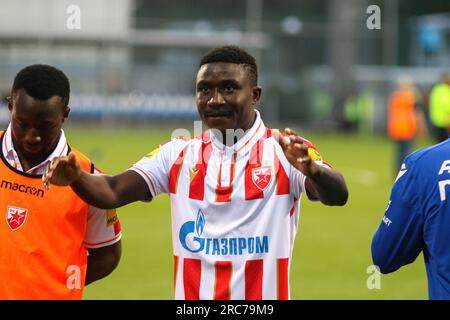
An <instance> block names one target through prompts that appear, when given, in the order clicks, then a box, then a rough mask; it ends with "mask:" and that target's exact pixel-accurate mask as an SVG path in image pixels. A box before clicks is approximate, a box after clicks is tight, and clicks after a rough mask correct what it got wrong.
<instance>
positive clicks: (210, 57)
mask: <svg viewBox="0 0 450 320" xmlns="http://www.w3.org/2000/svg"><path fill="white" fill-rule="evenodd" d="M214 62H227V63H236V64H243V65H244V67H245V69H246V70H247V73H248V75H249V77H250V78H251V79H252V81H253V82H254V84H255V85H256V84H257V83H258V66H257V65H256V60H255V58H254V57H253V56H252V55H251V54H249V53H248V52H247V51H245V50H243V49H241V48H239V47H237V46H223V47H220V48H216V49H212V50H211V51H209V52H207V53H206V54H205V55H204V56H203V58H202V59H201V60H200V64H199V66H198V67H199V69H200V67H201V66H202V65H204V64H207V63H214Z"/></svg>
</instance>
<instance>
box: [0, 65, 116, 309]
mask: <svg viewBox="0 0 450 320" xmlns="http://www.w3.org/2000/svg"><path fill="white" fill-rule="evenodd" d="M69 95H70V84H69V80H68V79H67V77H66V75H65V74H64V73H63V72H62V71H60V70H58V69H56V68H54V67H52V66H48V65H32V66H28V67H26V68H24V69H22V70H21V71H20V72H19V73H18V74H17V75H16V77H15V79H14V83H13V86H12V90H11V96H10V97H9V98H8V109H9V111H10V114H11V122H10V124H9V125H8V127H7V128H6V130H5V131H3V132H0V149H1V150H0V158H1V160H0V194H1V196H0V214H1V215H2V217H0V259H1V262H0V279H1V281H0V299H26V300H28V299H52V300H54V299H81V298H82V294H83V288H84V286H85V285H87V284H89V283H91V282H93V281H96V280H99V279H101V278H103V277H105V276H107V275H108V274H110V273H111V272H112V271H113V270H114V269H115V268H116V266H117V264H118V263H119V260H120V256H121V241H120V239H121V228H120V222H119V220H118V218H117V215H116V212H115V210H109V211H106V210H100V209H98V208H95V207H93V206H90V205H88V204H87V203H86V202H85V201H83V200H82V199H80V198H79V197H78V196H77V195H76V194H75V193H74V192H73V191H72V189H71V188H69V187H55V188H52V189H51V190H45V189H44V188H43V187H42V182H41V178H42V175H43V173H44V170H45V167H46V166H47V164H48V163H49V162H50V161H51V160H52V159H53V158H55V157H58V156H61V155H66V154H69V153H70V152H71V151H72V152H73V153H75V154H76V157H77V159H78V160H79V161H80V164H81V168H82V170H84V171H86V172H89V173H93V172H98V169H96V168H95V167H94V165H93V164H92V162H91V161H90V160H89V159H88V158H87V157H86V156H84V155H83V154H82V153H81V152H79V151H78V150H76V149H75V148H72V147H71V146H70V145H69V144H68V142H67V140H66V138H65V135H64V131H63V130H62V125H63V123H64V121H65V120H66V119H67V117H68V116H69V112H70V109H69V107H68V103H69Z"/></svg>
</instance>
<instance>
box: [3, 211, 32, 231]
mask: <svg viewBox="0 0 450 320" xmlns="http://www.w3.org/2000/svg"><path fill="white" fill-rule="evenodd" d="M27 213H28V210H27V209H23V208H19V207H15V206H8V208H7V211H6V222H7V223H8V226H9V227H10V228H11V230H13V231H15V230H17V229H19V228H20V227H21V226H22V225H23V224H24V222H25V220H26V219H27Z"/></svg>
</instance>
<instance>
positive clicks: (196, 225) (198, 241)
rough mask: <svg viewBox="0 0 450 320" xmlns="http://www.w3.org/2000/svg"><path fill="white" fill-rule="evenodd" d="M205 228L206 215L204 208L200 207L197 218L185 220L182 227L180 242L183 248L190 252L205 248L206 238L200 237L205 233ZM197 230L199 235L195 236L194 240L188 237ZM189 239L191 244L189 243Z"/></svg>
mask: <svg viewBox="0 0 450 320" xmlns="http://www.w3.org/2000/svg"><path fill="white" fill-rule="evenodd" d="M204 228H205V216H204V215H203V212H202V210H200V209H198V213H197V220H196V222H194V221H188V222H185V223H184V224H183V225H182V226H181V229H180V242H181V245H182V246H183V248H185V249H186V250H187V251H190V252H199V251H202V250H203V247H204V246H205V239H204V238H200V236H201V235H202V233H203V229H204ZM194 232H196V234H197V236H194V238H193V239H192V241H189V240H188V238H190V237H189V234H190V233H194ZM187 241H189V242H190V243H189V245H188V243H187Z"/></svg>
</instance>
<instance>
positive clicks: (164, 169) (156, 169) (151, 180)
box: [129, 139, 188, 198]
mask: <svg viewBox="0 0 450 320" xmlns="http://www.w3.org/2000/svg"><path fill="white" fill-rule="evenodd" d="M187 143H188V142H187V141H186V140H182V139H173V140H171V141H169V142H168V143H166V144H163V145H160V146H158V147H157V148H156V149H154V150H153V151H151V152H149V153H148V154H147V155H145V156H144V157H143V158H142V159H141V160H139V161H138V162H136V163H135V164H134V165H132V166H131V168H130V169H129V170H132V171H135V172H136V173H138V174H139V175H140V176H141V177H142V178H143V179H144V180H145V182H146V183H147V186H148V189H149V190H150V193H151V195H152V198H154V197H156V196H157V195H158V194H160V193H168V192H169V172H170V168H171V166H172V164H173V163H174V162H175V160H176V159H177V155H178V154H177V152H178V153H179V152H181V151H182V150H183V147H184V146H186V144H187Z"/></svg>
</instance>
